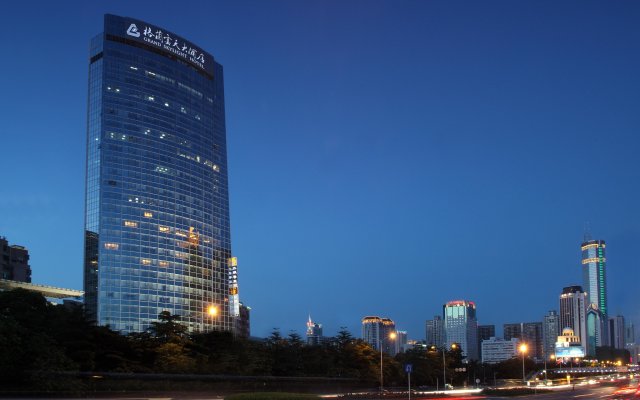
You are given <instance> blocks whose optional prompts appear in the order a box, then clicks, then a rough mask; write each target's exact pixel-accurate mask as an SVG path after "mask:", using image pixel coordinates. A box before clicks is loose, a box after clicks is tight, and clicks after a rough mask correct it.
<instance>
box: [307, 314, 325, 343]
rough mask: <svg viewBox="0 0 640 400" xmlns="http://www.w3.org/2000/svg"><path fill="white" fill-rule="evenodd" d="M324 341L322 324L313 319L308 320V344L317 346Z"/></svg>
mask: <svg viewBox="0 0 640 400" xmlns="http://www.w3.org/2000/svg"><path fill="white" fill-rule="evenodd" d="M320 343H322V324H318V323H316V322H313V321H312V320H311V315H309V320H308V321H307V344H308V345H309V346H317V345H319V344H320Z"/></svg>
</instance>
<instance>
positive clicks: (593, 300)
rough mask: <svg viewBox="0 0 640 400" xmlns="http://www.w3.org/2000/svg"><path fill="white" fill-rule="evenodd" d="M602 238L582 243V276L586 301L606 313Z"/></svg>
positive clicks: (604, 261) (604, 259) (603, 245)
mask: <svg viewBox="0 0 640 400" xmlns="http://www.w3.org/2000/svg"><path fill="white" fill-rule="evenodd" d="M605 247H606V245H605V243H604V240H589V241H587V242H584V243H582V246H581V247H580V249H581V250H582V278H583V282H584V285H583V287H584V289H585V290H586V291H587V296H588V303H589V304H595V305H596V306H597V308H598V310H600V312H601V313H602V314H604V315H607V314H608V313H607V311H608V310H607V278H606V265H607V259H606V257H605Z"/></svg>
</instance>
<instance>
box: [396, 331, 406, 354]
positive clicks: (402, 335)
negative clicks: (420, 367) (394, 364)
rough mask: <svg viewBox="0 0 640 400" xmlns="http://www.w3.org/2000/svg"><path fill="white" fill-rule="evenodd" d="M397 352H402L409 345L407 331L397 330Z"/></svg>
mask: <svg viewBox="0 0 640 400" xmlns="http://www.w3.org/2000/svg"><path fill="white" fill-rule="evenodd" d="M395 345H396V348H395V353H396V354H398V353H402V352H404V349H405V348H406V347H407V331H396V340H395Z"/></svg>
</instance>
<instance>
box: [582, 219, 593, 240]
mask: <svg viewBox="0 0 640 400" xmlns="http://www.w3.org/2000/svg"><path fill="white" fill-rule="evenodd" d="M589 240H591V223H590V222H589V221H585V223H584V241H585V242H588V241H589Z"/></svg>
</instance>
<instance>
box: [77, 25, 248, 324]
mask: <svg viewBox="0 0 640 400" xmlns="http://www.w3.org/2000/svg"><path fill="white" fill-rule="evenodd" d="M87 125H88V126H87V177H86V179H87V182H86V209H85V212H86V216H85V261H84V290H85V292H86V295H85V296H86V297H85V305H86V310H87V314H88V316H89V317H90V318H92V319H94V320H95V321H96V322H97V323H98V324H100V325H109V326H110V327H111V328H113V329H116V330H119V331H122V332H136V331H138V332H139V331H144V330H145V329H147V328H148V327H149V326H150V323H151V322H153V321H155V320H157V318H158V314H159V313H160V312H162V311H169V312H170V313H171V314H174V315H179V316H180V321H181V322H183V323H184V324H185V325H187V326H188V328H189V330H191V331H208V330H212V329H222V330H232V329H233V326H234V318H235V317H236V316H237V315H238V314H239V301H238V287H237V275H236V268H237V260H236V259H235V258H234V257H232V254H231V239H230V227H229V193H228V180H227V149H226V129H225V110H224V85H223V71H222V66H221V65H220V64H218V63H217V62H215V61H214V59H213V57H212V56H211V55H210V54H209V53H207V52H205V51H204V50H202V49H201V48H200V47H198V46H196V45H195V44H193V43H191V42H189V41H188V40H185V39H184V38H182V37H180V36H177V35H175V34H174V33H172V32H169V31H167V30H165V29H162V28H159V27H157V26H154V25H151V24H148V23H146V22H143V21H139V20H135V19H132V18H126V17H118V16H115V15H105V18H104V32H103V33H102V34H100V35H98V36H96V37H95V38H93V39H92V40H91V46H90V54H89V101H88V122H87Z"/></svg>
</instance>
